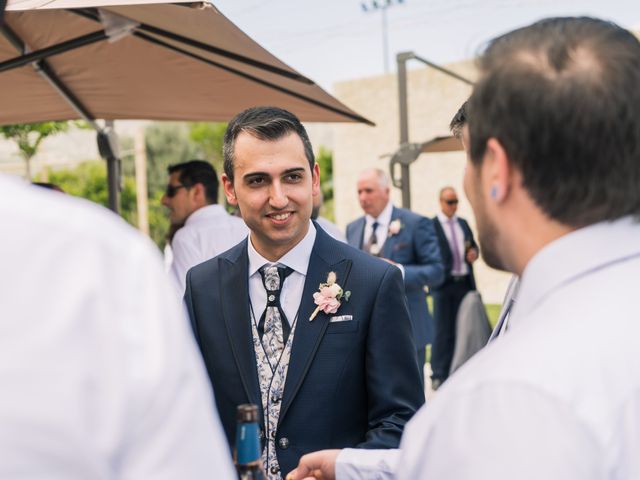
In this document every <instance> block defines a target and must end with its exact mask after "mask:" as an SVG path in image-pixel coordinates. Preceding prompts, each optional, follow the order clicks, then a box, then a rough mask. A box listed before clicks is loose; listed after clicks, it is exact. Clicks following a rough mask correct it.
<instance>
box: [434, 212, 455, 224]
mask: <svg viewBox="0 0 640 480" xmlns="http://www.w3.org/2000/svg"><path fill="white" fill-rule="evenodd" d="M438 220H440V225H447V224H448V223H449V217H447V216H446V215H445V214H444V213H442V212H438ZM451 220H455V221H456V222H457V221H458V217H457V216H456V215H454V216H453V217H451Z"/></svg>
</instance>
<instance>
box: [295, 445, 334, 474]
mask: <svg viewBox="0 0 640 480" xmlns="http://www.w3.org/2000/svg"><path fill="white" fill-rule="evenodd" d="M339 453H340V450H321V451H319V452H313V453H310V454H308V455H304V456H303V457H302V458H301V459H300V463H298V467H297V468H296V469H295V470H293V471H292V472H290V473H289V475H287V478H286V480H309V479H316V480H335V478H336V459H337V458H338V454H339Z"/></svg>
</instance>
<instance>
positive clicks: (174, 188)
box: [165, 184, 187, 198]
mask: <svg viewBox="0 0 640 480" xmlns="http://www.w3.org/2000/svg"><path fill="white" fill-rule="evenodd" d="M181 188H187V186H186V185H171V184H169V185H167V189H166V190H165V194H166V195H167V197H169V198H173V197H175V196H176V193H178V190H180V189H181Z"/></svg>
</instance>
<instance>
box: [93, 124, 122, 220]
mask: <svg viewBox="0 0 640 480" xmlns="http://www.w3.org/2000/svg"><path fill="white" fill-rule="evenodd" d="M117 145H118V140H117V138H116V133H115V130H114V129H113V120H106V121H105V128H103V129H100V130H98V151H99V152H100V156H101V157H102V158H104V160H105V161H106V162H107V187H108V189H109V209H110V210H112V211H113V212H115V213H120V190H121V188H120V179H121V175H120V158H119V157H118V153H117V152H118V148H117Z"/></svg>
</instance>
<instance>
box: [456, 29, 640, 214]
mask: <svg viewBox="0 0 640 480" xmlns="http://www.w3.org/2000/svg"><path fill="white" fill-rule="evenodd" d="M478 63H479V65H478V66H479V69H480V80H479V81H478V82H477V83H476V86H475V88H474V91H473V94H472V96H471V98H470V100H469V105H468V113H469V118H470V122H469V132H470V156H471V161H472V162H473V163H474V164H476V165H479V164H480V163H481V162H482V158H483V155H484V153H485V150H486V146H487V141H488V140H489V139H490V138H492V137H493V138H496V139H497V140H498V141H499V142H500V143H501V144H502V146H503V147H504V149H505V150H506V152H507V155H508V157H509V159H510V161H511V162H512V163H513V165H514V166H515V167H516V168H517V169H519V170H520V171H521V172H522V176H523V185H524V187H525V188H526V189H527V191H528V192H529V194H530V195H531V197H532V199H533V200H534V201H535V202H536V204H537V205H538V206H539V207H540V208H541V209H542V211H544V212H545V213H546V214H547V215H548V216H549V217H551V218H552V219H555V220H557V221H559V222H561V223H563V224H565V225H570V226H574V227H580V226H586V225H590V224H593V223H596V222H599V221H604V220H615V219H617V218H620V217H622V216H624V215H629V214H635V215H640V88H639V86H640V42H638V40H637V39H636V38H635V37H634V36H633V35H632V34H631V33H629V32H628V31H626V30H624V29H622V28H620V27H618V26H617V25H615V24H613V23H610V22H605V21H602V20H597V19H592V18H553V19H548V20H542V21H540V22H537V23H534V24H533V25H531V26H529V27H525V28H521V29H518V30H515V31H513V32H511V33H508V34H506V35H504V36H501V37H498V38H497V39H495V40H493V41H492V42H491V43H490V44H489V46H488V48H487V49H486V51H485V52H484V53H483V55H482V56H481V57H480V59H479V62H478Z"/></svg>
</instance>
